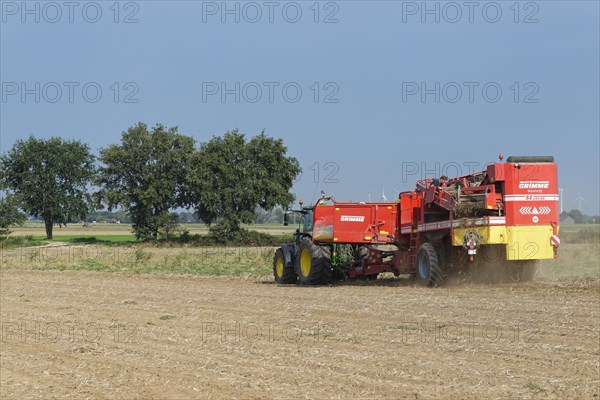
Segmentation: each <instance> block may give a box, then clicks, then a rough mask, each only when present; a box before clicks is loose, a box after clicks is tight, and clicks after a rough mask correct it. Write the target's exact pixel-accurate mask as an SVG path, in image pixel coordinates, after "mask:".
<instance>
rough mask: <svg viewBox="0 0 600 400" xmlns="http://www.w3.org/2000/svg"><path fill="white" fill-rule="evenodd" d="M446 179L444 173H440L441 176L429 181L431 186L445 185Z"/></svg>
mask: <svg viewBox="0 0 600 400" xmlns="http://www.w3.org/2000/svg"><path fill="white" fill-rule="evenodd" d="M447 181H448V177H447V176H446V175H442V176H440V179H437V178H435V179H434V180H433V181H432V182H431V186H435V187H440V186H446V182H447Z"/></svg>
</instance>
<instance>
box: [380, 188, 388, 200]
mask: <svg viewBox="0 0 600 400" xmlns="http://www.w3.org/2000/svg"><path fill="white" fill-rule="evenodd" d="M381 200H382V201H383V202H385V203H387V202H388V199H387V197H385V189H381Z"/></svg>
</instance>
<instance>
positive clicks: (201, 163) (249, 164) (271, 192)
mask: <svg viewBox="0 0 600 400" xmlns="http://www.w3.org/2000/svg"><path fill="white" fill-rule="evenodd" d="M286 153H287V148H286V147H285V146H284V145H283V141H282V140H281V139H274V138H270V137H268V136H266V135H265V134H264V132H263V133H261V134H260V135H258V136H255V137H253V138H252V139H250V140H249V141H246V139H245V137H244V135H243V134H241V133H239V132H238V131H237V130H234V131H232V132H227V133H225V135H224V136H223V137H213V138H212V139H211V140H209V141H208V142H207V143H203V144H202V145H201V146H200V149H199V150H198V151H197V152H196V153H195V154H194V157H193V160H192V168H191V173H190V175H189V179H188V184H189V187H190V188H191V189H190V191H191V192H192V193H193V195H192V199H193V203H194V205H195V210H196V214H197V215H198V217H199V218H200V219H202V221H204V222H205V223H206V224H207V225H209V226H210V229H211V233H212V234H213V235H214V236H216V237H218V238H221V239H223V240H227V239H230V238H232V237H233V236H234V235H235V234H236V233H237V232H239V231H240V224H242V223H246V224H249V223H252V221H253V220H254V217H255V214H256V209H257V207H261V208H262V209H264V210H271V209H272V208H273V207H275V206H277V205H281V206H284V207H286V206H287V205H289V204H290V203H291V202H292V201H293V200H294V196H293V195H292V194H291V193H290V192H289V191H290V189H291V187H292V184H293V181H294V179H295V178H296V176H297V175H298V174H299V173H300V165H299V163H298V160H296V159H295V158H294V157H288V156H286ZM213 223H216V224H215V225H214V226H213V225H212V224H213Z"/></svg>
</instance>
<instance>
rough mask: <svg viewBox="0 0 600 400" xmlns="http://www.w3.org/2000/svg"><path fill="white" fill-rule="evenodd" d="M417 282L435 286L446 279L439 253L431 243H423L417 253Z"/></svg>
mask: <svg viewBox="0 0 600 400" xmlns="http://www.w3.org/2000/svg"><path fill="white" fill-rule="evenodd" d="M416 267H417V282H418V283H419V285H421V286H430V287H435V286H438V285H439V284H441V283H442V280H443V279H444V277H443V273H442V268H441V266H440V264H439V261H438V255H437V253H436V251H435V248H434V247H433V245H432V244H431V243H423V244H422V245H421V247H420V248H419V251H418V253H417V265H416Z"/></svg>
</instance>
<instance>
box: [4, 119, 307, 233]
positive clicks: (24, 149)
mask: <svg viewBox="0 0 600 400" xmlns="http://www.w3.org/2000/svg"><path fill="white" fill-rule="evenodd" d="M300 172H301V169H300V164H299V162H298V160H297V159H296V158H294V157H290V156H288V155H287V148H286V147H285V146H284V143H283V140H281V139H276V138H272V137H269V136H267V135H266V134H265V132H264V131H263V132H261V134H260V135H257V136H254V137H252V138H251V139H249V140H248V139H247V138H246V137H245V135H244V134H242V133H240V132H239V131H238V130H233V131H228V132H226V133H225V134H224V135H223V136H214V137H212V138H211V139H210V140H208V141H206V142H202V143H199V144H197V143H196V141H195V139H194V138H193V137H190V136H186V135H183V134H180V133H179V132H178V128H177V127H171V128H167V127H165V126H164V125H162V124H157V125H156V126H154V127H151V128H149V127H148V125H147V124H145V123H142V122H140V123H138V124H137V125H135V126H133V127H130V128H129V129H127V131H125V132H123V133H122V135H121V141H120V143H118V144H111V145H109V146H108V147H106V148H101V149H100V150H99V156H98V157H96V156H94V155H93V154H92V152H91V149H90V147H89V146H88V145H87V144H85V143H82V142H81V141H79V140H63V139H62V138H60V137H52V138H50V139H38V138H35V137H33V136H30V137H29V138H28V139H23V140H18V141H17V142H16V143H15V144H14V145H13V147H12V148H11V149H10V150H9V151H7V152H6V153H4V154H2V155H0V190H2V191H4V192H5V196H4V197H3V198H2V199H0V233H1V231H2V229H4V230H7V229H8V226H10V225H14V224H19V223H22V222H23V221H24V218H25V217H24V216H23V215H22V214H21V213H20V212H19V211H18V209H21V210H23V211H24V212H26V213H28V214H29V215H32V216H35V217H40V218H41V219H43V221H44V224H45V228H46V236H47V238H48V239H52V231H53V226H54V224H64V223H67V222H69V221H72V220H85V218H86V216H88V215H89V214H91V213H92V212H94V211H95V210H100V209H104V208H105V209H107V210H108V211H112V210H114V209H117V208H118V209H122V210H124V211H126V213H127V216H128V218H129V219H130V220H131V223H132V226H133V233H134V234H135V236H136V238H138V239H142V240H148V239H157V238H158V237H159V236H160V235H164V234H169V233H170V232H172V229H173V226H174V225H176V224H177V223H178V222H179V221H178V215H177V214H176V213H175V212H173V210H175V209H178V208H184V209H188V210H192V212H193V213H194V215H195V216H196V217H197V218H198V219H200V220H201V221H203V222H204V223H205V224H207V225H208V226H209V229H210V233H211V234H212V235H214V236H215V237H218V238H222V239H223V240H224V241H225V240H229V239H231V238H233V237H235V235H236V234H238V233H239V232H240V231H241V226H240V225H241V224H249V223H252V222H253V221H254V220H255V218H256V216H257V210H259V209H262V210H267V211H269V210H273V209H274V208H275V207H277V206H280V207H283V208H286V207H287V206H288V205H289V204H290V203H291V202H292V201H293V200H294V196H293V195H292V194H291V193H290V189H291V188H292V185H293V182H294V179H295V178H296V177H297V176H298V174H299V173H300Z"/></svg>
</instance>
